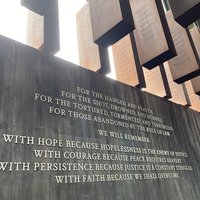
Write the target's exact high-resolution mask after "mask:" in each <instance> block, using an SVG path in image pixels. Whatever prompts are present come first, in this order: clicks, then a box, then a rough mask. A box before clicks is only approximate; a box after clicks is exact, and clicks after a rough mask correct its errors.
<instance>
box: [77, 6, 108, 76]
mask: <svg viewBox="0 0 200 200" xmlns="http://www.w3.org/2000/svg"><path fill="white" fill-rule="evenodd" d="M76 22H77V36H78V50H79V62H80V65H81V66H82V67H85V68H87V69H90V70H92V71H95V72H97V71H98V72H101V74H108V73H109V72H110V63H109V57H108V49H107V48H104V47H101V46H98V45H97V44H95V43H94V42H93V37H92V27H91V22H90V12H89V5H88V4H86V5H85V6H84V7H83V8H81V10H80V11H79V12H78V13H77V14H76Z"/></svg>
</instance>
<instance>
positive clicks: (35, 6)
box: [21, 0, 57, 15]
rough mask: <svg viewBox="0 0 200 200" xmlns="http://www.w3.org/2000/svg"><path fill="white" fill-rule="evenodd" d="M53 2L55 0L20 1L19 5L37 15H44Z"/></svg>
mask: <svg viewBox="0 0 200 200" xmlns="http://www.w3.org/2000/svg"><path fill="white" fill-rule="evenodd" d="M54 1H57V0H21V5H23V6H24V7H26V8H28V9H29V10H32V11H33V12H35V13H37V14H39V15H44V14H45V13H46V11H47V10H48V9H49V7H50V6H51V5H52V3H53V2H54Z"/></svg>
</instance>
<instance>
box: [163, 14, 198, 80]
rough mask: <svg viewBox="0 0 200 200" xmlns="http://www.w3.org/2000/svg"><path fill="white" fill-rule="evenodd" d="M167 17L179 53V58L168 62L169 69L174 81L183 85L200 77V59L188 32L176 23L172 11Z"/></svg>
mask: <svg viewBox="0 0 200 200" xmlns="http://www.w3.org/2000/svg"><path fill="white" fill-rule="evenodd" d="M166 16H167V20H168V23H169V27H170V30H171V33H172V37H173V40H174V44H175V47H176V51H177V56H176V57H174V58H172V59H170V60H169V61H168V62H169V67H170V70H171V73H172V77H173V80H174V81H175V82H176V83H183V82H185V81H187V80H190V79H192V78H195V77H196V76H198V75H200V65H199V59H198V57H197V54H196V53H195V49H194V47H193V46H192V44H191V40H190V38H189V33H188V31H187V30H186V29H184V28H183V27H182V26H180V25H179V24H178V23H176V21H175V20H174V18H173V16H172V13H171V11H168V12H167V13H166Z"/></svg>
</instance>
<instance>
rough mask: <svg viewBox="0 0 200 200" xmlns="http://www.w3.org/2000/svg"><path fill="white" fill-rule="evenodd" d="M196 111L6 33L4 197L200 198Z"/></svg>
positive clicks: (1, 80)
mask: <svg viewBox="0 0 200 200" xmlns="http://www.w3.org/2000/svg"><path fill="white" fill-rule="evenodd" d="M199 132H200V113H198V112H194V111H192V110H191V109H189V108H185V107H183V106H180V105H176V104H174V103H171V102H169V101H167V100H166V99H162V98H160V97H156V96H154V95H152V94H148V93H146V92H144V91H140V90H138V89H137V88H134V87H130V86H127V85H125V84H122V83H119V82H116V81H114V80H111V79H108V78H106V77H104V76H101V75H99V74H97V73H94V72H91V71H89V70H86V69H83V68H80V67H78V66H76V65H73V64H72V63H69V62H65V61H63V60H61V59H58V58H55V57H54V56H51V55H48V54H45V53H43V52H41V51H38V50H35V49H33V48H30V47H27V46H24V45H22V44H19V43H16V42H14V41H11V40H9V39H6V38H4V37H0V166H1V168H0V199H1V200H22V199H24V200H27V199H29V200H43V199H45V200H66V199H67V200H68V199H70V200H71V199H75V200H85V199H87V200H94V199H96V200H102V199H104V200H138V199H140V200H144V199H145V200H146V199H148V200H161V199H162V200H164V199H165V200H170V199H173V200H180V199H182V200H188V199H192V200H199V196H200V185H199V182H200V171H199V163H200V157H199V152H200V135H199Z"/></svg>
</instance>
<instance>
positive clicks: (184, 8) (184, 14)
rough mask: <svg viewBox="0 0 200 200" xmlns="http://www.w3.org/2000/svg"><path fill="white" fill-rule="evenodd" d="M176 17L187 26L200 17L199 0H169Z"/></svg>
mask: <svg viewBox="0 0 200 200" xmlns="http://www.w3.org/2000/svg"><path fill="white" fill-rule="evenodd" d="M169 4H170V7H171V10H172V13H173V16H174V19H175V20H176V21H177V22H178V23H179V24H180V25H181V26H183V27H187V26H189V25H190V24H192V23H193V22H195V21H196V20H198V19H199V18H200V1H199V0H169Z"/></svg>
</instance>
